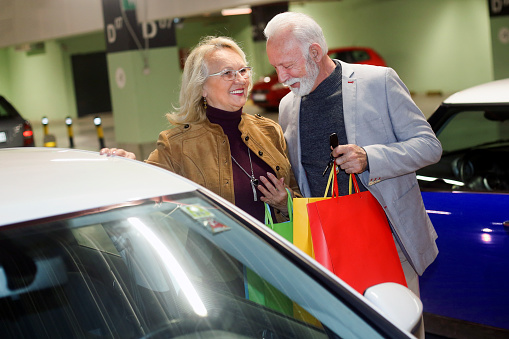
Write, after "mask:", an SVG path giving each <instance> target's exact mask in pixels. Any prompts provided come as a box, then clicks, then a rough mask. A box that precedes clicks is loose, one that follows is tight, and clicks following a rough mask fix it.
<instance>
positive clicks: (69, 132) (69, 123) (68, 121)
mask: <svg viewBox="0 0 509 339" xmlns="http://www.w3.org/2000/svg"><path fill="white" fill-rule="evenodd" d="M65 124H66V125H67V135H69V148H74V133H73V130H72V119H71V117H67V118H65Z"/></svg>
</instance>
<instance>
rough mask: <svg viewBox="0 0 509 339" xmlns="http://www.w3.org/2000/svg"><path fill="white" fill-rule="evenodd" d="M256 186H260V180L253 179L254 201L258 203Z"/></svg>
mask: <svg viewBox="0 0 509 339" xmlns="http://www.w3.org/2000/svg"><path fill="white" fill-rule="evenodd" d="M256 186H258V179H255V178H251V187H252V188H253V199H254V201H258V197H257V195H256Z"/></svg>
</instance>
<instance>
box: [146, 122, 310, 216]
mask: <svg viewBox="0 0 509 339" xmlns="http://www.w3.org/2000/svg"><path fill="white" fill-rule="evenodd" d="M239 130H240V131H241V133H242V140H243V141H244V143H245V144H246V145H247V146H248V147H249V149H250V150H251V151H252V152H253V154H256V155H257V156H258V157H259V158H261V159H262V160H263V161H265V162H266V163H267V164H268V165H269V166H270V167H271V168H272V170H273V171H274V173H275V174H276V176H277V177H278V178H281V177H284V178H285V184H286V185H288V187H290V188H291V189H292V190H294V191H295V192H297V194H299V195H300V193H299V190H298V186H297V182H296V180H295V177H294V175H293V172H292V170H291V166H290V161H289V160H288V156H287V149H286V142H285V139H284V137H283V131H282V130H281V127H280V126H279V125H278V124H277V123H275V122H274V121H272V120H271V119H267V118H264V117H262V116H260V115H255V116H254V115H249V114H245V113H242V117H241V121H240V124H239ZM146 162H147V163H149V164H153V165H156V166H159V167H162V168H165V169H167V170H169V171H172V172H175V173H177V174H180V175H182V176H184V177H186V178H188V179H190V180H192V181H194V182H196V183H198V184H200V185H202V186H204V187H206V188H208V189H210V190H211V191H212V192H214V193H216V194H218V195H220V196H222V197H223V198H225V199H226V200H228V201H230V202H231V203H233V204H234V203H235V195H234V187H233V169H232V160H231V154H230V144H229V142H228V138H227V136H226V134H224V132H223V129H222V128H221V126H219V125H217V124H212V123H211V122H209V121H208V120H206V121H205V122H203V123H195V124H186V125H178V126H175V127H173V128H171V129H169V130H166V131H163V132H161V133H160V134H159V139H158V140H157V149H156V150H154V151H153V152H152V153H151V154H150V155H149V157H148V159H147V160H146ZM276 219H277V220H278V221H282V220H284V219H282V218H281V216H280V213H277V214H276Z"/></svg>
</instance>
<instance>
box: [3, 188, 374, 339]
mask: <svg viewBox="0 0 509 339" xmlns="http://www.w3.org/2000/svg"><path fill="white" fill-rule="evenodd" d="M0 307H1V310H2V311H0V314H1V316H0V333H2V338H23V337H24V338H28V337H30V338H32V337H51V338H71V337H72V338H105V337H107V338H111V337H119V338H140V337H143V338H159V337H161V338H209V337H210V338H329V337H333V338H339V337H341V338H350V337H361V338H378V337H380V335H379V333H377V332H375V330H373V329H372V328H371V326H373V325H372V324H371V325H370V324H368V323H367V322H366V320H365V319H364V318H363V317H360V316H359V315H358V314H356V313H355V312H353V311H352V310H350V307H351V305H350V306H348V305H346V304H345V303H344V302H342V301H340V298H338V297H337V296H335V295H333V294H331V292H330V291H329V290H327V289H325V288H324V287H323V286H322V285H320V284H318V283H317V282H316V281H315V280H313V279H312V278H311V277H310V276H309V275H308V274H307V273H306V272H304V271H303V270H302V269H301V268H299V267H298V266H296V265H295V264H294V263H292V262H291V261H289V260H288V259H287V258H286V257H284V256H283V255H282V254H280V253H279V252H278V251H276V250H275V249H274V247H272V246H271V245H269V244H268V243H267V242H266V241H264V240H262V238H260V237H259V236H257V235H255V234H254V233H253V231H252V230H250V229H249V228H247V227H245V226H244V225H242V224H241V222H240V221H239V220H238V219H236V218H235V217H234V214H231V213H230V212H229V211H227V210H224V209H223V208H222V207H221V206H220V205H218V204H215V203H214V202H212V201H211V200H210V199H209V198H208V197H207V196H205V195H203V194H202V193H200V192H192V193H185V194H180V195H175V196H166V197H161V198H157V199H150V200H146V201H139V202H131V203H129V206H125V205H124V206H114V207H111V208H102V209H100V210H94V211H87V212H86V213H81V214H73V215H70V216H69V215H68V216H67V217H63V218H62V217H60V218H57V219H55V218H53V219H51V220H48V219H46V220H43V221H42V222H30V223H29V224H26V225H25V224H23V225H19V224H18V225H14V226H4V227H3V228H2V230H1V233H0Z"/></svg>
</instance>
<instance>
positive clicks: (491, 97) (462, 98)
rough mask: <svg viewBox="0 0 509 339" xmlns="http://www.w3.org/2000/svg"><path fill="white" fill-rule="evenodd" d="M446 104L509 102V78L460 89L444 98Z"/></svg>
mask: <svg viewBox="0 0 509 339" xmlns="http://www.w3.org/2000/svg"><path fill="white" fill-rule="evenodd" d="M443 103H444V104H451V105H456V104H500V103H509V79H502V80H496V81H491V82H488V83H484V84H482V85H477V86H474V87H470V88H467V89H465V90H462V91H459V92H456V93H454V94H453V95H451V96H450V97H448V98H447V99H445V100H444V102H443Z"/></svg>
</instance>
